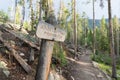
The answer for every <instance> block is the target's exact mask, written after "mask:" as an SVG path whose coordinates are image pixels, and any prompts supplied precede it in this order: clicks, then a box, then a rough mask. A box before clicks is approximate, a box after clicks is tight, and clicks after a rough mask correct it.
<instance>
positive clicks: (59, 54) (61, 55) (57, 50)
mask: <svg viewBox="0 0 120 80" xmlns="http://www.w3.org/2000/svg"><path fill="white" fill-rule="evenodd" d="M53 56H54V57H55V58H56V59H58V60H59V61H60V65H61V66H65V65H66V64H67V59H66V58H65V51H64V50H63V49H62V47H61V45H59V44H57V43H56V44H55V46H54V49H53Z"/></svg>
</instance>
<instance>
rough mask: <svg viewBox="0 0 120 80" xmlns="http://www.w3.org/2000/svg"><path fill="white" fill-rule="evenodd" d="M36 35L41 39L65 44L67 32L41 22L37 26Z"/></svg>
mask: <svg viewBox="0 0 120 80" xmlns="http://www.w3.org/2000/svg"><path fill="white" fill-rule="evenodd" d="M36 35H37V37H39V38H41V39H48V40H54V41H60V42H63V41H64V40H65V36H66V32H65V31H64V30H62V29H60V28H56V27H54V26H53V25H51V24H48V23H46V22H44V21H40V22H39V24H38V26H37V31H36Z"/></svg>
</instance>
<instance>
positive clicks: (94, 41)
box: [93, 0, 96, 54]
mask: <svg viewBox="0 0 120 80" xmlns="http://www.w3.org/2000/svg"><path fill="white" fill-rule="evenodd" d="M95 45H96V38H95V0H93V54H95V53H96V48H95V47H96V46H95Z"/></svg>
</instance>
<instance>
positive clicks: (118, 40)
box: [116, 29, 120, 57]
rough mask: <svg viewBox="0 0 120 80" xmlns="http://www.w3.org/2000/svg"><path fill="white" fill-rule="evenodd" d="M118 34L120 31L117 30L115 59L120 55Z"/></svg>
mask: <svg viewBox="0 0 120 80" xmlns="http://www.w3.org/2000/svg"><path fill="white" fill-rule="evenodd" d="M119 34H120V31H119V29H118V30H117V34H116V41H117V57H119V56H120V54H119V45H120V42H119V41H120V37H119Z"/></svg>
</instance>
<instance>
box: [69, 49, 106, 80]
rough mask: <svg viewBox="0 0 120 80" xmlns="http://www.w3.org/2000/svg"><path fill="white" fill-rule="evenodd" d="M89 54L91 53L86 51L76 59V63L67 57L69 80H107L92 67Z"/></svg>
mask: <svg viewBox="0 0 120 80" xmlns="http://www.w3.org/2000/svg"><path fill="white" fill-rule="evenodd" d="M90 54H91V51H90V50H87V51H86V53H85V52H84V53H83V54H82V55H81V56H79V57H78V60H77V61H76V60H74V59H72V58H68V57H67V59H68V60H69V64H68V66H67V71H68V73H69V76H70V78H69V80H107V78H106V77H105V75H104V74H103V73H102V72H101V71H100V70H98V69H97V68H95V67H94V66H93V65H92V60H91V58H90Z"/></svg>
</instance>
